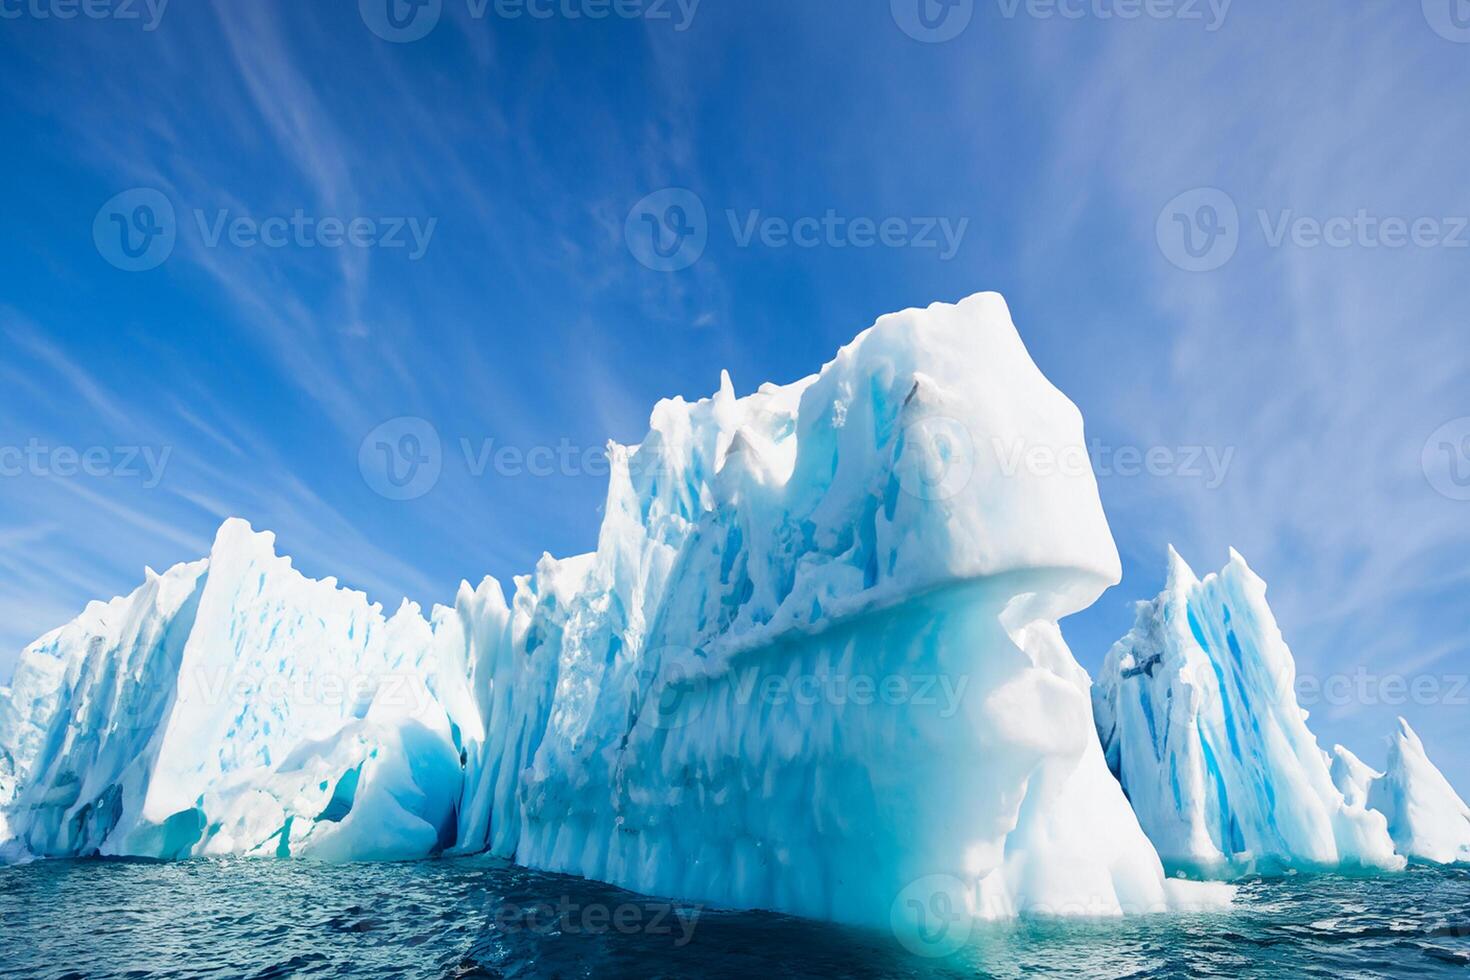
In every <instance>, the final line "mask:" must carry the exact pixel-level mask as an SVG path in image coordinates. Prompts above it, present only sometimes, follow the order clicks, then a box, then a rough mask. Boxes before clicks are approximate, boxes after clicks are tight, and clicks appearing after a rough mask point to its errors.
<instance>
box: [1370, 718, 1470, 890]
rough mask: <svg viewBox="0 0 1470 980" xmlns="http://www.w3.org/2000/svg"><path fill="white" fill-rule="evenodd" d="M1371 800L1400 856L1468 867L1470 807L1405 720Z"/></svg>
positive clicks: (1392, 740) (1392, 742)
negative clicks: (1382, 817) (1382, 818)
mask: <svg viewBox="0 0 1470 980" xmlns="http://www.w3.org/2000/svg"><path fill="white" fill-rule="evenodd" d="M1368 800H1369V805H1370V806H1372V807H1373V808H1374V809H1375V810H1379V811H1381V812H1382V813H1383V814H1384V815H1386V816H1387V817H1388V828H1389V833H1390V834H1392V835H1393V841H1394V844H1395V846H1396V847H1397V848H1398V851H1399V853H1400V854H1403V855H1405V856H1407V857H1409V858H1410V859H1412V860H1415V861H1423V862H1427V863H1431V864H1456V863H1465V862H1470V807H1467V806H1466V805H1465V801H1464V800H1463V799H1461V798H1460V794H1458V793H1456V792H1455V788H1454V787H1453V786H1451V785H1450V782H1449V780H1447V779H1445V777H1444V774H1443V773H1441V772H1440V771H1439V769H1438V768H1436V766H1435V765H1434V763H1433V762H1430V761H1429V756H1428V754H1426V753H1425V751H1424V743H1423V742H1422V741H1421V740H1420V738H1419V735H1418V733H1416V732H1415V731H1414V729H1412V728H1410V727H1409V723H1408V722H1407V721H1405V720H1404V719H1402V718H1400V719H1399V726H1398V731H1396V732H1394V733H1393V735H1391V736H1389V739H1388V770H1387V772H1385V773H1383V774H1381V775H1379V774H1375V778H1374V779H1373V780H1372V781H1371V784H1370V786H1369V789H1368Z"/></svg>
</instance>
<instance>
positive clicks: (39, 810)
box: [0, 294, 1228, 928]
mask: <svg viewBox="0 0 1470 980" xmlns="http://www.w3.org/2000/svg"><path fill="white" fill-rule="evenodd" d="M651 430H652V431H651V432H650V434H649V435H648V437H647V438H646V439H645V440H644V442H643V443H642V444H641V445H640V446H637V447H619V446H613V447H611V448H612V451H611V458H612V473H611V478H610V485H609V490H608V498H607V504H606V508H605V517H604V521H603V525H602V529H601V532H600V536H599V541H598V546H597V550H596V551H595V552H594V553H592V554H589V555H585V556H581V557H578V558H574V559H569V560H564V561H557V560H554V559H552V558H550V557H547V558H545V559H543V560H542V562H541V563H540V564H539V565H538V567H537V569H536V571H535V573H534V574H532V575H528V576H525V577H522V578H518V579H517V580H516V582H515V589H514V593H513V595H512V596H511V598H510V599H509V601H507V599H506V598H505V596H504V593H503V592H502V590H501V588H500V585H499V584H498V583H496V582H495V581H494V580H491V579H487V580H486V581H485V582H484V583H482V584H481V585H480V586H479V587H478V588H471V587H470V586H469V585H465V586H463V587H462V588H461V590H460V593H459V596H458V598H457V600H456V602H455V605H454V607H453V608H438V609H436V610H435V611H434V612H433V614H432V616H431V617H430V618H429V619H427V620H426V619H424V618H423V617H422V616H421V615H420V613H419V611H418V610H417V608H416V607H413V606H411V605H405V607H404V608H403V609H400V611H399V612H398V613H397V614H396V615H395V616H393V617H392V618H387V619H385V618H384V617H383V615H382V613H381V610H380V609H379V608H378V607H376V606H373V605H371V604H369V603H368V602H367V600H366V599H365V597H363V596H361V595H360V594H358V593H352V592H348V591H346V590H342V589H339V588H337V586H336V583H334V582H332V581H330V580H329V581H326V582H311V581H309V580H307V579H305V578H304V577H302V576H300V575H299V573H297V572H295V571H294V569H291V567H290V563H289V561H288V560H286V559H282V558H277V557H276V556H275V553H274V549H273V542H272V540H271V539H270V537H269V536H266V535H255V534H253V533H251V532H250V531H249V529H248V528H247V527H246V526H245V525H243V524H241V523H239V522H231V523H228V524H226V526H225V527H224V528H222V529H221V532H220V536H219V539H218V540H217V541H216V544H215V547H214V550H213V552H212V553H211V555H210V557H209V559H208V560H207V561H206V562H199V563H195V564H194V565H188V566H180V567H179V568H177V569H174V570H172V571H170V572H169V573H168V574H166V575H164V576H153V575H150V578H149V581H148V583H147V584H145V585H144V586H143V588H142V589H140V590H139V591H138V592H137V593H134V594H133V595H132V596H130V597H128V598H126V599H121V600H116V601H115V602H114V603H112V604H109V605H107V606H102V605H100V604H97V605H96V606H94V607H92V608H89V610H88V613H87V614H85V615H84V616H83V617H82V618H81V619H79V620H78V621H77V622H76V623H74V624H72V625H71V626H68V627H66V628H64V629H63V630H61V631H58V633H55V634H52V635H51V636H49V637H48V638H46V639H44V640H43V641H40V643H39V644H38V645H36V646H34V647H33V648H31V649H30V650H28V651H27V654H26V657H25V659H24V660H23V664H30V665H31V666H30V667H29V668H26V669H27V670H29V671H30V673H28V674H26V675H25V676H26V677H34V678H39V679H38V680H34V681H27V682H26V683H25V684H24V685H22V686H21V687H20V688H18V689H17V691H18V692H19V693H17V691H13V692H12V693H11V699H12V702H14V703H15V704H19V705H20V707H19V708H18V709H14V710H10V711H9V713H8V714H7V713H6V711H5V710H0V749H3V750H4V751H5V752H7V753H8V755H0V765H4V766H8V767H9V768H8V769H7V768H0V778H9V779H11V780H12V781H13V782H14V783H15V784H16V786H15V789H14V790H13V791H12V792H13V794H14V799H13V800H12V802H11V803H10V806H9V807H8V810H7V812H8V815H9V820H10V822H11V826H10V832H11V834H12V835H13V836H14V838H15V843H13V844H12V847H15V846H19V847H21V848H23V849H24V850H26V851H28V852H30V853H35V854H43V855H64V854H95V853H101V854H135V855H145V856H151V857H163V858H178V857H186V856H197V855H212V854H251V855H261V856H266V855H274V856H281V857H285V856H291V857H308V858H319V859H326V860H351V859H380V858H408V857H421V856H427V855H431V854H435V853H440V852H442V851H445V850H452V851H455V852H480V851H490V852H492V853H494V854H497V855H501V856H504V857H507V858H513V859H514V860H516V861H517V862H520V863H522V864H525V865H528V866H531V867H536V868H542V869H547V870H554V871H564V872H570V873H574V874H579V875H584V876H586V877H590V878H596V879H600V880H605V881H609V882H613V883H615V884H619V885H623V886H626V887H629V888H633V889H636V890H639V891H643V892H648V893H655V894H663V895H669V896H674V897H678V898H684V899H690V900H696V901H706V902H711V903H715V904H719V905H725V906H737V907H754V908H766V909H773V910H779V911H786V912H793V913H798V914H802V915H809V916H815V917H822V918H834V919H841V920H846V921H856V922H866V923H875V924H882V925H890V924H891V925H894V926H895V928H898V927H899V924H900V923H903V922H907V923H908V924H909V925H913V923H912V922H909V919H911V918H912V916H913V914H914V913H913V912H912V911H911V908H918V909H920V910H922V909H926V908H934V907H936V906H935V903H936V902H937V901H938V900H939V899H940V897H941V896H942V898H943V900H944V902H946V903H948V904H947V905H946V907H947V908H955V909H959V910H962V911H963V913H964V914H968V915H971V916H974V917H977V918H1006V917H1011V916H1014V915H1017V914H1028V913H1029V914H1038V915H1102V916H1109V915H1119V914H1123V913H1128V912H1148V911H1163V910H1167V909H1171V908H1191V907H1200V906H1215V905H1219V904H1221V903H1223V902H1226V901H1228V890H1221V889H1218V888H1216V889H1211V888H1209V887H1208V886H1193V887H1191V886H1190V885H1189V884H1188V883H1175V882H1170V881H1167V880H1166V879H1165V875H1164V869H1163V866H1162V864H1161V863H1160V861H1159V858H1158V856H1157V854H1156V852H1155V850H1154V847H1153V846H1152V845H1151V844H1150V843H1149V841H1148V839H1147V838H1146V837H1145V835H1144V833H1143V830H1142V829H1141V828H1140V826H1139V823H1138V820H1137V818H1136V817H1135V816H1134V814H1133V812H1132V810H1131V809H1130V808H1129V805H1128V802H1127V800H1126V799H1125V798H1124V795H1123V791H1122V789H1121V788H1120V787H1119V785H1118V783H1117V782H1116V781H1115V780H1114V779H1113V778H1112V776H1111V775H1110V774H1109V772H1108V769H1107V766H1106V764H1105V762H1104V758H1103V753H1102V749H1101V747H1100V746H1099V744H1098V741H1097V738H1096V734H1095V723H1094V718H1093V712H1092V704H1091V701H1090V698H1089V687H1090V682H1089V678H1088V677H1087V675H1086V673H1085V672H1084V671H1083V670H1082V669H1081V667H1080V666H1078V664H1077V663H1076V661H1075V659H1074V658H1073V657H1072V655H1071V652H1070V651H1069V650H1068V649H1067V647H1066V644H1065V642H1064V641H1063V639H1062V636H1061V632H1060V630H1059V628H1058V627H1057V621H1058V620H1059V619H1060V618H1061V617H1062V616H1065V615H1067V614H1069V613H1073V612H1076V611H1078V610H1080V609H1083V608H1085V607H1086V606H1088V605H1089V604H1090V603H1091V602H1093V601H1094V600H1095V599H1096V598H1097V596H1098V595H1099V594H1100V593H1101V592H1102V590H1104V589H1105V588H1107V587H1108V586H1110V585H1112V584H1114V583H1116V582H1117V580H1118V578H1119V563H1118V556H1117V552H1116V549H1115V547H1114V544H1113V541H1112V537H1111V534H1110V532H1109V530H1108V527H1107V523H1106V521H1105V519H1104V517H1103V512H1102V508H1101V504H1100V502H1099V499H1098V493H1097V487H1096V483H1095V481H1094V479H1093V477H1092V474H1091V473H1090V472H1083V473H1069V472H1063V471H1062V468H1043V469H1041V471H1039V472H1030V471H1028V470H1026V469H1024V468H1023V469H1020V470H1017V469H1016V468H1015V467H1014V466H1010V465H1008V461H1009V460H1012V459H1014V457H1015V454H1016V452H1017V451H1018V449H1019V450H1020V451H1022V452H1024V451H1026V450H1030V449H1033V448H1038V447H1039V448H1042V449H1045V450H1047V451H1049V452H1051V453H1053V454H1056V455H1058V456H1060V455H1061V454H1063V453H1081V452H1083V449H1082V447H1083V445H1084V443H1083V431H1082V419H1081V416H1080V414H1079V413H1078V411H1077V409H1076V408H1075V406H1073V405H1072V404H1071V402H1069V401H1068V400H1067V399H1066V397H1065V396H1063V395H1062V394H1061V393H1060V392H1059V391H1057V390H1056V388H1054V387H1053V386H1052V385H1051V384H1050V383H1049V382H1048V381H1047V380H1046V379H1045V378H1044V377H1043V376H1042V375H1041V373H1040V372H1039V370H1038V369H1037V368H1036V366H1035V365H1034V364H1033V363H1032V362H1031V359H1030V357H1029V356H1028V355H1027V353H1026V351H1025V348H1024V346H1023V345H1022V343H1021V340H1020V338H1019V336H1018V335H1017V333H1016V331H1015V328H1014V326H1013V325H1012V323H1011V319H1010V315H1009V312H1008V310H1007V309H1006V307H1005V304H1004V301H1003V300H1001V299H1000V297H999V296H996V295H994V294H982V295H978V296H974V297H971V298H970V299H967V300H965V301H963V302H961V303H960V304H958V305H953V306H950V305H943V304H938V305H935V306H933V307H930V308H929V309H927V310H909V311H906V312H904V313H900V314H895V315H892V316H888V317H884V318H883V319H881V320H880V321H879V322H878V323H877V324H876V325H875V326H874V327H872V328H871V329H869V330H867V331H865V332H864V333H863V334H861V335H860V336H859V337H858V338H857V339H856V340H854V341H853V342H852V343H851V344H850V345H848V346H847V347H845V348H843V349H842V350H841V351H840V352H839V353H838V355H837V357H836V359H835V360H833V361H832V362H831V363H829V364H828V365H826V366H825V367H824V368H823V370H822V371H821V373H820V374H818V375H815V376H813V377H810V378H807V379H804V380H802V381H799V382H796V383H795V384H791V385H787V386H784V387H782V386H775V385H766V386H763V387H762V388H761V389H760V390H759V391H758V392H756V393H755V394H752V395H749V396H747V397H745V398H737V397H736V396H735V394H734V390H733V386H732V385H731V384H730V382H729V379H728V378H725V379H723V382H722V385H721V389H720V391H719V392H718V393H717V394H716V395H715V396H714V397H713V398H712V399H707V400H704V401H700V402H696V403H686V402H684V401H683V400H682V399H674V400H672V401H665V402H662V403H660V404H659V405H658V406H657V408H655V410H654V413H653V417H652V422H651ZM343 679H348V680H357V681H359V682H360V683H357V684H356V685H354V686H352V688H351V692H350V693H346V692H344V693H343V694H342V695H340V696H337V697H330V698H329V697H326V696H325V695H324V694H323V687H324V685H328V684H329V683H330V684H331V686H332V689H333V690H336V688H337V684H338V683H339V682H341V681H342V680H343ZM390 680H393V681H396V683H392V684H390V683H389V681H390ZM282 682H284V685H283V684H282ZM405 690H406V691H407V692H408V693H407V695H406V696H405V695H404V693H403V692H404V691H405ZM395 692H396V693H395ZM17 699H18V700H17ZM53 702H54V703H53ZM8 703H10V702H5V701H0V709H5V705H6V704H8ZM16 719H19V720H16ZM6 760H9V761H8V762H7V761H6ZM6 773H9V774H10V775H9V776H8V777H7V776H6V775H5V774H6ZM5 785H6V784H5V783H3V782H0V792H3V791H4V790H3V787H4V786H5ZM0 802H3V801H0ZM914 903H917V904H914ZM906 916H907V917H909V919H906V918H905V917H906Z"/></svg>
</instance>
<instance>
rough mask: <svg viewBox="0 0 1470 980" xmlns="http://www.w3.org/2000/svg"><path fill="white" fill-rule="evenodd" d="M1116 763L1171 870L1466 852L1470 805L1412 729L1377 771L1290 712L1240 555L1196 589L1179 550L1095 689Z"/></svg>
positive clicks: (1273, 642)
mask: <svg viewBox="0 0 1470 980" xmlns="http://www.w3.org/2000/svg"><path fill="white" fill-rule="evenodd" d="M1093 699H1094V710H1095V714H1096V719H1097V724H1098V732H1099V734H1100V736H1101V739H1102V744H1103V747H1104V750H1105V753H1106V756H1107V761H1108V765H1109V767H1110V768H1111V769H1112V770H1113V772H1114V774H1115V775H1116V776H1117V777H1118V779H1119V780H1120V782H1121V783H1122V785H1123V787H1124V789H1125V791H1126V792H1127V794H1128V798H1129V801H1130V802H1131V803H1132V805H1133V808H1134V810H1135V811H1136V812H1137V814H1138V818H1139V821H1140V823H1141V824H1142V825H1143V828H1144V830H1145V831H1146V832H1147V833H1148V835H1149V838H1150V839H1151V840H1152V841H1153V843H1154V844H1155V846H1156V847H1157V848H1158V851H1159V854H1160V856H1161V857H1162V858H1163V861H1164V863H1165V866H1166V867H1167V868H1169V870H1170V871H1182V872H1186V873H1190V874H1193V875H1199V876H1204V877H1231V876H1234V875H1237V874H1241V873H1245V872H1249V871H1264V872H1273V871H1281V870H1286V869H1301V870H1335V869H1354V868H1356V869H1359V870H1372V871H1387V870H1397V869H1399V868H1402V867H1404V865H1405V863H1406V859H1413V860H1420V861H1430V862H1438V863H1450V862H1453V861H1456V860H1466V859H1467V858H1470V810H1467V809H1466V806H1465V804H1464V802H1462V801H1461V800H1460V798H1459V797H1458V796H1457V795H1456V794H1455V791H1454V790H1453V789H1452V788H1451V787H1450V784H1449V783H1448V781H1446V780H1445V778H1444V776H1443V775H1442V774H1441V773H1440V772H1439V770H1438V769H1436V768H1435V767H1434V766H1433V764H1432V763H1430V762H1429V759H1428V758H1427V757H1426V756H1425V754H1424V747H1423V744H1422V743H1421V742H1420V741H1419V738H1418V736H1416V735H1415V734H1414V733H1413V731H1412V730H1411V729H1410V728H1409V726H1408V723H1407V722H1404V721H1402V720H1400V729H1401V730H1400V732H1399V733H1398V735H1396V736H1395V737H1394V738H1393V739H1391V740H1390V741H1391V746H1390V753H1389V771H1388V773H1387V774H1384V773H1378V772H1375V771H1374V770H1372V769H1370V768H1369V767H1368V766H1367V765H1366V764H1364V763H1363V762H1362V761H1361V760H1359V759H1358V758H1357V756H1355V755H1353V754H1352V753H1351V752H1349V751H1348V750H1347V749H1345V748H1343V747H1342V746H1335V747H1334V749H1333V754H1332V755H1331V756H1329V755H1328V754H1327V753H1325V752H1323V751H1322V749H1321V748H1320V747H1319V746H1318V744H1317V739H1316V736H1314V735H1313V734H1312V732H1311V731H1310V729H1309V728H1308V727H1307V721H1308V714H1307V712H1306V711H1304V710H1303V709H1302V708H1301V707H1300V706H1299V705H1298V703H1297V698H1296V663H1295V660H1294V659H1293V657H1292V654H1291V650H1290V649H1289V648H1288V647H1287V645H1286V642H1285V641H1284V640H1283V638H1282V635H1281V630H1280V629H1279V627H1278V626H1277V623H1276V619H1275V617H1274V616H1273V614H1272V612H1271V608H1270V606H1269V605H1267V602H1266V583H1265V582H1263V581H1262V580H1261V579H1260V578H1259V577H1258V576H1257V575H1256V574H1255V573H1254V572H1252V571H1251V569H1250V567H1249V566H1247V564H1246V562H1245V559H1243V558H1242V557H1241V556H1240V555H1239V554H1238V553H1236V552H1234V551H1232V552H1231V554H1230V562H1229V564H1227V565H1226V566H1225V568H1224V570H1222V571H1221V572H1219V573H1218V574H1213V575H1208V576H1206V577H1205V578H1204V580H1203V581H1201V580H1200V579H1198V578H1197V577H1196V576H1195V574H1194V573H1193V572H1192V571H1191V570H1190V568H1189V566H1188V565H1186V564H1185V562H1184V560H1183V559H1182V558H1180V557H1179V555H1178V553H1176V552H1175V551H1174V550H1173V549H1172V548H1171V549H1170V550H1169V573H1168V582H1167V585H1166V586H1165V588H1164V591H1163V592H1162V593H1161V594H1160V595H1159V596H1158V597H1157V598H1156V599H1154V600H1153V601H1151V602H1143V603H1139V605H1138V614H1137V620H1136V622H1135V624H1134V627H1133V629H1132V630H1131V631H1130V632H1129V633H1128V635H1127V636H1125V637H1124V638H1123V639H1121V640H1119V641H1118V643H1116V644H1115V645H1114V646H1113V648H1112V650H1111V651H1110V652H1109V653H1108V656H1107V658H1106V660H1105V662H1104V664H1103V668H1102V671H1101V673H1100V675H1099V677H1098V680H1097V683H1096V685H1095V686H1094V689H1093Z"/></svg>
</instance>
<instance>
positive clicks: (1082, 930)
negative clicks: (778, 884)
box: [0, 858, 1470, 978]
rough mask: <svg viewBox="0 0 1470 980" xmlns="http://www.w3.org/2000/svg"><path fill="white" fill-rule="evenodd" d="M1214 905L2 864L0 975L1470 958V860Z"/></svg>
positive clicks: (1111, 969) (488, 872)
mask: <svg viewBox="0 0 1470 980" xmlns="http://www.w3.org/2000/svg"><path fill="white" fill-rule="evenodd" d="M1237 904H1238V907H1237V908H1236V909H1235V910H1234V911H1231V912H1228V913H1217V914H1211V915H1197V916H1183V917H1174V916H1159V917H1152V918H1145V919H1137V920H1131V921H1126V922H1106V923H1038V922H1033V923H1029V924H1020V925H1010V926H1005V927H985V928H982V929H977V930H975V931H974V932H973V933H972V934H971V935H970V936H969V937H968V942H967V944H966V945H965V946H964V947H963V948H962V949H961V950H960V951H959V952H957V953H955V954H953V955H951V956H949V957H945V958H926V957H924V956H919V955H915V954H914V953H913V952H912V951H910V950H908V949H905V948H904V947H903V946H902V945H900V944H899V943H898V942H897V941H896V940H895V939H894V938H893V937H892V936H890V935H888V934H886V933H884V932H882V931H878V930H863V929H853V928H848V927H842V926H833V925H827V924H823V923H817V922H808V921H805V920H800V919H793V918H789V917H785V916H778V915H770V914H765V913H750V912H718V911H714V910H710V909H701V908H699V907H698V906H693V905H677V906H669V905H665V904H663V903H660V902H657V901H653V900H650V899H647V898H643V897H640V896H636V895H632V894H629V893H627V892H623V891H620V890H618V889H615V888H610V887H608V886H605V885H599V884H595V883H591V882H586V881H582V880H580V879H575V878H566V877H562V876H559V875H548V874H541V873H538V872H534V871H527V870H525V869H522V868H516V867H512V866H509V865H506V864H504V863H501V862H497V861H492V860H489V859H483V858H476V859H463V860H452V861H433V862H423V863H418V864H396V865H351V866H345V867H344V866H325V865H313V864H308V863H303V862H293V861H280V862H273V861H229V862H203V861H201V862H188V863H181V864H154V863H143V862H131V861H128V862H124V861H91V862H86V861H57V862H40V863H36V864H30V865H26V866H23V867H15V868H0V975H3V976H7V977H8V976H17V977H26V978H32V977H35V978H60V977H91V978H114V977H118V978H120V977H128V978H148V977H209V976H217V977H289V976H303V977H307V976H331V977H339V976H343V977H540V976H567V977H599V978H601V977H618V976H639V977H661V976H664V977H676V976H677V977H683V976H714V977H721V976H741V977H750V976H754V977H790V976H849V977H893V976H915V977H930V976H936V977H957V976H974V975H977V974H978V975H989V976H997V977H1014V976H1021V975H1023V974H1024V975H1066V976H1069V977H1093V976H1098V977H1123V976H1138V977H1144V976H1146V977H1158V976H1179V977H1184V976H1205V977H1239V976H1253V977H1254V976H1273V977H1274V976H1290V975H1302V976H1331V977H1337V978H1347V977H1365V976H1382V975H1390V976H1405V977H1408V976H1426V975H1436V974H1441V973H1442V974H1445V975H1463V976H1467V977H1470V870H1465V869H1455V870H1431V869H1427V868H1416V869H1414V870H1412V871H1411V872H1409V873H1408V874H1404V875H1399V876H1391V877H1381V878H1345V877H1336V876H1329V877H1310V876H1295V877H1289V878H1285V879H1279V880H1274V881H1252V882H1249V883H1247V884H1245V885H1244V886H1243V887H1242V889H1241V892H1240V896H1239V901H1238V903H1237Z"/></svg>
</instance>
